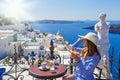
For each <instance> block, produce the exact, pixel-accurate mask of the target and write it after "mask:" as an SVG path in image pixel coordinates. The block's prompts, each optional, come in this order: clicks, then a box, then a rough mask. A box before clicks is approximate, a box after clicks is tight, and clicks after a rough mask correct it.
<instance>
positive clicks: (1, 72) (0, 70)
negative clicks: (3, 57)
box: [0, 68, 6, 80]
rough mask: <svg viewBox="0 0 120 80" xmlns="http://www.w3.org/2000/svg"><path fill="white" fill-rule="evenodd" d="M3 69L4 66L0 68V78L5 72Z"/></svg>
mask: <svg viewBox="0 0 120 80" xmlns="http://www.w3.org/2000/svg"><path fill="white" fill-rule="evenodd" d="M5 70H6V69H5V68H0V80H3V79H2V75H3V73H4V72H5Z"/></svg>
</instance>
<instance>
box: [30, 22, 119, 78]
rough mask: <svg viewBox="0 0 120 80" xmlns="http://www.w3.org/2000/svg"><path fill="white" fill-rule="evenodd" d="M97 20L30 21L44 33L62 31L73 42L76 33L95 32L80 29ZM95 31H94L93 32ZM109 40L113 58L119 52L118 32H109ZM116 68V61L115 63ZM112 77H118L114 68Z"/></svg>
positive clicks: (75, 38)
mask: <svg viewBox="0 0 120 80" xmlns="http://www.w3.org/2000/svg"><path fill="white" fill-rule="evenodd" d="M97 22H98V21H85V22H84V23H72V24H37V23H32V24H31V25H32V26H33V27H34V28H35V29H38V30H40V32H45V33H52V34H56V33H57V32H58V31H60V32H61V33H62V35H63V36H64V38H65V40H67V41H68V42H69V43H71V44H72V43H74V42H75V41H76V40H77V38H78V34H80V35H85V34H87V33H88V32H95V31H94V30H88V29H82V28H84V27H89V26H93V25H95V24H96V23H97ZM109 22H110V23H111V24H120V21H109ZM95 33H96V32H95ZM109 40H110V44H111V46H110V49H109V52H110V54H111V53H112V48H114V59H118V58H119V52H120V45H119V41H120V34H113V33H109ZM115 65H117V68H118V63H115ZM112 71H114V72H112V74H113V77H114V79H115V80H117V79H118V72H117V71H116V72H115V70H112Z"/></svg>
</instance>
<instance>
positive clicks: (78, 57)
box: [70, 51, 80, 62]
mask: <svg viewBox="0 0 120 80" xmlns="http://www.w3.org/2000/svg"><path fill="white" fill-rule="evenodd" d="M70 57H71V58H72V59H75V61H77V62H79V61H80V56H79V54H78V52H75V51H71V54H70Z"/></svg>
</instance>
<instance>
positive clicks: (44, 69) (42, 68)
mask: <svg viewBox="0 0 120 80" xmlns="http://www.w3.org/2000/svg"><path fill="white" fill-rule="evenodd" d="M39 69H40V70H43V71H47V70H49V69H50V67H48V66H45V67H43V66H40V67H39Z"/></svg>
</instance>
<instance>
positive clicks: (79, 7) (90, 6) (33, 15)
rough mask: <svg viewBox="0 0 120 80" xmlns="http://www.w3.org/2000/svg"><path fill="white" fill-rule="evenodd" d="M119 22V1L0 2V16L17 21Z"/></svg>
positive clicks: (55, 0)
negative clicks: (104, 15) (103, 20)
mask: <svg viewBox="0 0 120 80" xmlns="http://www.w3.org/2000/svg"><path fill="white" fill-rule="evenodd" d="M101 12H104V13H106V14H107V18H106V19H107V20H120V0H0V15H4V16H7V17H15V18H16V19H18V20H43V19H52V20H98V19H99V17H98V15H99V14H100V13H101Z"/></svg>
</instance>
